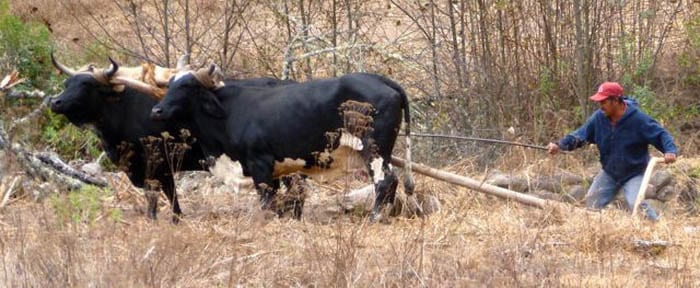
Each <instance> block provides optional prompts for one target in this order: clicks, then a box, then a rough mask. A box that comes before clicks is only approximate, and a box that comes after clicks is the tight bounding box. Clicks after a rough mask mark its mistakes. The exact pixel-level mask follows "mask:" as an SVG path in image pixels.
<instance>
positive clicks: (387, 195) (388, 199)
mask: <svg viewBox="0 0 700 288" xmlns="http://www.w3.org/2000/svg"><path fill="white" fill-rule="evenodd" d="M379 161H381V166H380V164H379V163H380V162H379ZM369 166H370V172H371V175H372V181H373V182H374V191H375V192H376V194H377V196H376V198H375V200H374V207H373V208H372V213H371V214H370V221H371V222H376V221H377V220H381V218H382V209H383V208H384V207H385V206H386V205H388V204H393V203H394V199H395V198H396V188H397V186H398V183H399V179H398V177H396V174H395V173H394V171H393V170H392V169H391V167H390V166H389V164H388V163H386V162H385V161H383V159H382V158H375V159H374V160H373V161H372V162H370V165H369Z"/></svg>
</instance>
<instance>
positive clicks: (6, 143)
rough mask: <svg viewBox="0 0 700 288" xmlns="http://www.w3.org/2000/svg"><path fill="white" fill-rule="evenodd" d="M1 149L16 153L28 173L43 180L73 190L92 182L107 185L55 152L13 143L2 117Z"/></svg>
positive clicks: (0, 120)
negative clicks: (32, 149) (74, 167)
mask: <svg viewBox="0 0 700 288" xmlns="http://www.w3.org/2000/svg"><path fill="white" fill-rule="evenodd" d="M0 149H3V150H5V151H7V152H9V153H11V154H13V155H15V156H16V157H17V160H18V162H19V164H20V165H22V166H23V168H24V170H25V171H26V172H27V174H28V175H30V176H32V177H33V178H36V179H39V180H41V181H51V182H54V183H58V184H60V185H64V186H66V187H69V189H71V190H74V189H79V188H80V187H82V186H83V184H91V185H95V186H98V187H105V186H106V185H107V182H106V181H105V180H104V179H100V178H97V177H93V176H90V175H87V174H85V173H82V172H81V171H77V170H75V169H73V168H72V167H70V166H68V165H67V164H65V162H63V161H62V160H60V159H59V158H58V156H56V155H55V154H51V153H37V152H35V151H28V150H26V149H24V148H23V147H22V146H21V145H20V144H18V143H12V142H11V140H10V137H9V136H8V134H7V132H6V131H5V129H4V121H2V119H0Z"/></svg>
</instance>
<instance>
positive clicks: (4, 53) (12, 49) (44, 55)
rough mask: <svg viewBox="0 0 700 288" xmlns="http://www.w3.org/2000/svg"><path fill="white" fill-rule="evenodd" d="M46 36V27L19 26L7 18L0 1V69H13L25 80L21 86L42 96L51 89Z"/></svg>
mask: <svg viewBox="0 0 700 288" xmlns="http://www.w3.org/2000/svg"><path fill="white" fill-rule="evenodd" d="M49 36H50V33H49V30H48V28H47V27H46V26H44V25H43V24H41V23H24V22H22V20H21V19H20V18H19V17H17V16H14V15H11V14H9V8H8V3H7V1H6V0H0V57H1V58H0V62H1V63H2V64H3V65H2V68H3V69H7V70H11V69H17V71H19V73H20V76H21V77H23V78H26V79H27V81H26V82H25V83H24V84H22V85H23V86H25V87H32V88H37V89H40V90H43V91H46V92H50V90H53V89H54V87H55V85H53V83H56V79H55V75H53V73H51V72H52V71H53V70H54V69H53V67H52V65H51V58H50V55H51V49H52V47H53V44H52V42H51V39H50V37H49ZM3 72H5V73H9V72H11V71H3Z"/></svg>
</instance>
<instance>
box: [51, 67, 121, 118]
mask: <svg viewBox="0 0 700 288" xmlns="http://www.w3.org/2000/svg"><path fill="white" fill-rule="evenodd" d="M109 61H110V62H111V65H110V66H109V68H107V69H97V68H95V67H94V66H88V67H87V68H86V69H84V70H81V71H74V70H71V69H70V68H68V67H66V66H65V65H63V64H61V63H59V62H58V61H56V58H55V57H54V56H53V54H52V55H51V62H52V63H53V65H54V66H56V68H58V69H59V70H60V71H61V72H62V73H64V74H66V75H68V76H69V77H68V79H67V80H66V81H65V82H64V84H63V85H64V90H63V92H61V94H60V95H58V96H56V97H54V98H53V99H51V110H52V111H53V112H55V113H59V114H63V115H66V117H68V119H69V120H70V121H71V122H73V123H75V124H78V125H80V124H85V123H90V122H94V121H96V120H97V117H99V115H97V110H98V109H96V108H97V107H98V106H97V105H99V102H100V101H104V99H105V98H106V97H110V96H113V95H117V93H118V92H117V91H115V90H119V87H115V85H113V84H112V83H110V79H111V78H112V77H114V75H115V74H116V72H117V70H118V69H119V64H117V62H115V61H114V60H112V58H110V59H109ZM121 89H123V86H122V87H121Z"/></svg>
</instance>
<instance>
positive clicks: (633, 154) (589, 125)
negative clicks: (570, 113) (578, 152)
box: [559, 97, 678, 184]
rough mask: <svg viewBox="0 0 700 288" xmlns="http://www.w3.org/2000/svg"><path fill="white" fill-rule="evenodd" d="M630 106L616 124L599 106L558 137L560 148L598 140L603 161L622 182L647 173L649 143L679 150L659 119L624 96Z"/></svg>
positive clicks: (619, 181)
mask: <svg viewBox="0 0 700 288" xmlns="http://www.w3.org/2000/svg"><path fill="white" fill-rule="evenodd" d="M624 100H625V103H627V110H626V111H625V114H624V115H622V118H620V120H619V121H618V122H617V124H616V125H615V126H614V127H613V126H612V124H611V122H610V119H608V118H607V117H606V116H605V114H604V113H603V111H601V110H598V111H596V112H594V113H593V115H591V117H589V118H588V120H587V121H586V123H585V124H583V126H581V127H580V128H578V129H577V130H576V131H574V132H573V133H571V134H569V135H566V136H565V137H564V138H562V139H561V140H560V141H559V147H560V149H561V150H565V151H568V150H574V149H576V148H579V147H581V146H583V145H585V144H586V143H591V144H596V146H597V147H598V152H599V153H600V164H601V165H602V166H603V170H605V172H606V173H608V175H610V176H611V177H613V179H615V181H617V182H618V183H619V184H623V183H625V182H626V181H627V180H629V179H630V178H632V177H634V176H637V175H639V174H641V173H644V170H645V169H646V166H647V164H648V162H649V144H651V145H653V146H654V147H655V148H656V149H658V150H659V151H661V152H663V153H675V154H678V149H677V148H676V145H675V144H673V137H672V136H671V134H670V133H669V132H668V131H667V130H666V129H664V128H663V127H661V125H659V123H658V122H656V120H654V119H652V118H651V117H649V115H647V114H645V113H644V112H642V111H641V110H639V109H638V108H637V102H636V101H635V100H634V99H631V98H627V97H625V98H624Z"/></svg>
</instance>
